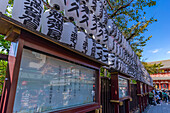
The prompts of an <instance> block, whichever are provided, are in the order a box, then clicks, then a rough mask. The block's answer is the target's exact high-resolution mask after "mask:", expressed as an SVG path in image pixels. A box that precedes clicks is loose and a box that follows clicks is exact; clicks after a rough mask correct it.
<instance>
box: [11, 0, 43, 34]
mask: <svg viewBox="0 0 170 113" xmlns="http://www.w3.org/2000/svg"><path fill="white" fill-rule="evenodd" d="M43 10H44V9H43V2H42V1H41V0H14V6H13V10H12V18H14V19H15V20H17V21H19V22H21V23H23V24H25V25H27V26H29V28H32V29H35V30H38V31H39V30H40V24H41V19H42V14H43Z"/></svg>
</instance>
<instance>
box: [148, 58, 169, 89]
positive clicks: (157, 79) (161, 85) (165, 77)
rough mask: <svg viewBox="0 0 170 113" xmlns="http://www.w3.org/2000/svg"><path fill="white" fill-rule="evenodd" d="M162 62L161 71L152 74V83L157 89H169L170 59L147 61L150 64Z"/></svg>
mask: <svg viewBox="0 0 170 113" xmlns="http://www.w3.org/2000/svg"><path fill="white" fill-rule="evenodd" d="M160 62H161V63H162V64H163V65H164V66H163V67H161V70H162V72H159V73H157V74H152V75H151V77H152V79H153V83H154V85H155V87H156V88H157V89H161V90H163V89H164V90H170V60H162V61H156V62H149V63H150V64H154V63H156V64H158V63H160Z"/></svg>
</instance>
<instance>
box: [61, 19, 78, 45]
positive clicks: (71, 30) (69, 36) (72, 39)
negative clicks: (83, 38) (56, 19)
mask: <svg viewBox="0 0 170 113" xmlns="http://www.w3.org/2000/svg"><path fill="white" fill-rule="evenodd" d="M59 41H60V42H62V43H65V44H67V45H69V46H70V47H72V48H75V46H76V43H77V27H76V26H75V25H74V24H72V23H71V22H66V23H64V24H63V32H62V35H61V39H60V40H59Z"/></svg>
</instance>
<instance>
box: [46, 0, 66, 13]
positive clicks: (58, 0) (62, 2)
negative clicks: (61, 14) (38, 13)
mask: <svg viewBox="0 0 170 113" xmlns="http://www.w3.org/2000/svg"><path fill="white" fill-rule="evenodd" d="M66 2H67V0H48V3H49V4H50V6H52V7H54V8H55V9H56V10H58V11H63V10H64V8H65V6H66Z"/></svg>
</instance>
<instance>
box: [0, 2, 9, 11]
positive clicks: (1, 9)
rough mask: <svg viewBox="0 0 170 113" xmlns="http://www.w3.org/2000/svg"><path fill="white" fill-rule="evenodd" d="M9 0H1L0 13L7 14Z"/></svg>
mask: <svg viewBox="0 0 170 113" xmlns="http://www.w3.org/2000/svg"><path fill="white" fill-rule="evenodd" d="M8 1H9V0H0V12H2V13H5V11H6V9H7V5H8Z"/></svg>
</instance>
